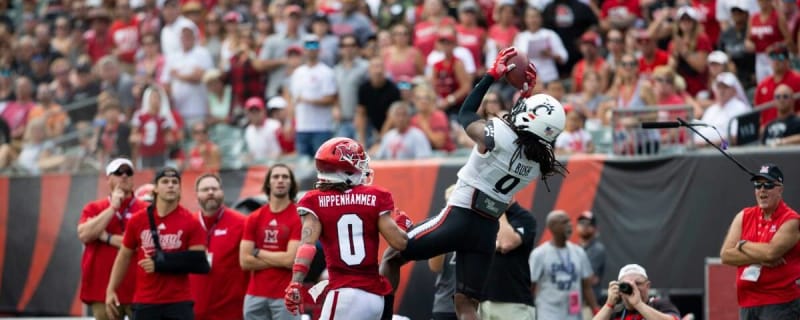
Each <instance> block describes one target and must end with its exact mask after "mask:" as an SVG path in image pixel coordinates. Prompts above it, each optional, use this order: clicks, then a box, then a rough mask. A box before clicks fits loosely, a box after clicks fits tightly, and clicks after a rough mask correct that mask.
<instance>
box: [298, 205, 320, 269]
mask: <svg viewBox="0 0 800 320" xmlns="http://www.w3.org/2000/svg"><path fill="white" fill-rule="evenodd" d="M321 233H322V224H321V223H320V222H319V219H317V216H315V215H313V214H306V215H303V229H302V235H301V237H300V247H299V248H298V249H297V256H296V257H295V259H294V267H293V268H292V282H302V281H303V279H304V278H305V277H306V273H308V268H309V266H311V261H312V260H314V255H315V254H316V252H317V247H316V243H317V240H318V239H319V236H320V234H321Z"/></svg>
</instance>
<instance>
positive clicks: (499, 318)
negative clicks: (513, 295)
mask: <svg viewBox="0 0 800 320" xmlns="http://www.w3.org/2000/svg"><path fill="white" fill-rule="evenodd" d="M478 313H479V314H480V316H481V319H483V320H506V319H514V320H536V308H534V307H533V306H529V305H527V304H522V303H505V302H492V301H484V302H481V304H480V307H479V308H478Z"/></svg>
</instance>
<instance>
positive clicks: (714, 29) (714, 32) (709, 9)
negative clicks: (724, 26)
mask: <svg viewBox="0 0 800 320" xmlns="http://www.w3.org/2000/svg"><path fill="white" fill-rule="evenodd" d="M723 1H724V0H723ZM692 7H694V8H695V10H697V12H698V13H699V14H700V21H702V24H703V30H704V31H705V32H706V35H708V39H709V40H710V41H711V43H717V40H719V34H720V26H719V22H718V21H717V0H692Z"/></svg>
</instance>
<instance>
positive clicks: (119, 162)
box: [106, 158, 133, 176]
mask: <svg viewBox="0 0 800 320" xmlns="http://www.w3.org/2000/svg"><path fill="white" fill-rule="evenodd" d="M122 166H128V167H129V168H131V170H133V162H131V161H130V160H128V159H125V158H116V159H114V160H111V162H109V163H108V165H107V166H106V176H110V175H111V174H112V173H114V172H115V171H117V170H119V168H120V167H122Z"/></svg>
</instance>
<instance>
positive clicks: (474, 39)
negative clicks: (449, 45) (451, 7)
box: [456, 24, 486, 68]
mask: <svg viewBox="0 0 800 320" xmlns="http://www.w3.org/2000/svg"><path fill="white" fill-rule="evenodd" d="M456 32H457V33H458V45H459V46H461V47H464V48H467V50H469V53H471V54H472V59H473V60H475V66H476V67H478V68H481V67H483V43H484V41H483V40H484V39H485V38H486V30H485V29H483V28H481V27H473V28H467V27H464V26H463V25H460V24H459V25H457V26H456Z"/></svg>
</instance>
